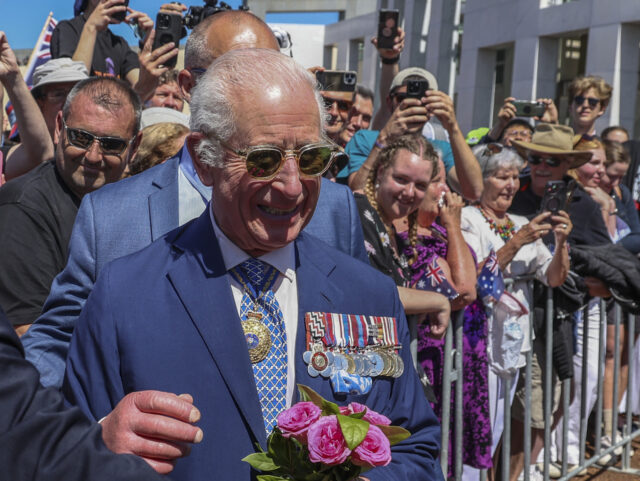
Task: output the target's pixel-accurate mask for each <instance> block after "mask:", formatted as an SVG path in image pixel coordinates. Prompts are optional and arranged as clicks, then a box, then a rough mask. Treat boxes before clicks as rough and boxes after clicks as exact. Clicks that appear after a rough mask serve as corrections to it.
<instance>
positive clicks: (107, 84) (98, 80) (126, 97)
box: [62, 77, 142, 135]
mask: <svg viewBox="0 0 640 481" xmlns="http://www.w3.org/2000/svg"><path fill="white" fill-rule="evenodd" d="M80 93H84V94H85V95H87V96H88V97H89V98H90V99H91V101H92V102H93V103H94V104H96V105H98V106H100V107H102V108H104V109H106V110H108V111H109V112H117V111H118V110H120V109H122V108H124V107H125V106H126V105H127V104H129V105H131V108H132V109H133V115H134V119H133V135H136V134H137V133H138V132H139V131H140V118H141V116H142V102H141V101H140V97H139V96H138V94H137V93H136V92H135V91H134V90H133V88H131V86H130V85H129V84H128V83H127V82H125V81H123V80H120V79H117V78H115V77H89V78H87V79H84V80H81V81H80V82H78V83H77V84H75V85H74V86H73V88H72V89H71V92H69V95H67V99H66V100H65V102H64V105H63V107H62V118H63V119H64V120H65V121H66V120H67V119H68V118H69V114H70V113H71V106H72V104H73V101H74V100H75V98H76V96H77V95H78V94H80Z"/></svg>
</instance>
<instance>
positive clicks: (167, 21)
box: [152, 12, 182, 68]
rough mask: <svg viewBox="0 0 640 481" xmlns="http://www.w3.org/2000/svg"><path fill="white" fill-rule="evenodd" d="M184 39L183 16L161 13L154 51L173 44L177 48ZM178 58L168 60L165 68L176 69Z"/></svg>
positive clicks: (157, 18)
mask: <svg viewBox="0 0 640 481" xmlns="http://www.w3.org/2000/svg"><path fill="white" fill-rule="evenodd" d="M181 38H182V15H180V14H179V13H161V12H159V13H158V15H157V16H156V38H155V39H154V40H153V46H152V49H153V50H155V49H156V48H158V47H161V46H162V45H165V44H167V43H169V42H173V43H174V44H175V46H176V47H177V46H178V44H179V43H180V39H181ZM177 61H178V56H177V55H176V56H175V57H173V58H171V59H169V60H167V63H166V64H165V67H169V68H174V67H175V66H176V62H177Z"/></svg>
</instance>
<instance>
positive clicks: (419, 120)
mask: <svg viewBox="0 0 640 481" xmlns="http://www.w3.org/2000/svg"><path fill="white" fill-rule="evenodd" d="M427 120H429V117H428V116H427V109H426V108H425V106H424V105H422V102H421V101H420V99H411V98H406V99H404V100H403V101H402V103H400V105H398V108H397V109H395V110H394V111H393V113H392V114H391V117H390V118H389V120H388V121H387V123H386V125H385V126H384V128H383V129H382V130H381V131H380V134H379V136H378V138H379V139H380V141H381V142H382V143H383V144H388V143H389V142H392V141H393V140H395V139H397V138H398V137H400V136H402V135H404V134H407V133H413V132H420V131H421V130H422V127H423V126H424V124H425V123H426V122H427Z"/></svg>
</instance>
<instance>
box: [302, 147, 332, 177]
mask: <svg viewBox="0 0 640 481" xmlns="http://www.w3.org/2000/svg"><path fill="white" fill-rule="evenodd" d="M332 154H333V152H332V150H331V147H329V146H326V147H325V146H319V147H311V148H308V149H305V150H303V151H302V152H300V159H299V160H298V165H299V168H300V172H302V173H303V174H304V175H320V174H322V173H323V172H324V171H325V170H326V168H327V166H328V165H329V162H331V156H332Z"/></svg>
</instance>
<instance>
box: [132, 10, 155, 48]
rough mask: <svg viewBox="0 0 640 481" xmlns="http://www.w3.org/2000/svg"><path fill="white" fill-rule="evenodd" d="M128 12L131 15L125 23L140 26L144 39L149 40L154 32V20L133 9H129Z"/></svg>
mask: <svg viewBox="0 0 640 481" xmlns="http://www.w3.org/2000/svg"><path fill="white" fill-rule="evenodd" d="M127 12H128V13H129V14H128V15H127V17H126V18H125V21H126V22H127V23H129V24H131V25H133V24H136V23H137V24H138V29H139V30H140V32H142V33H143V34H144V35H143V36H142V38H143V39H145V40H147V38H148V35H149V34H150V33H151V30H153V20H151V18H150V17H149V15H147V14H146V13H144V12H139V11H137V10H133V9H132V8H129V7H127Z"/></svg>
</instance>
